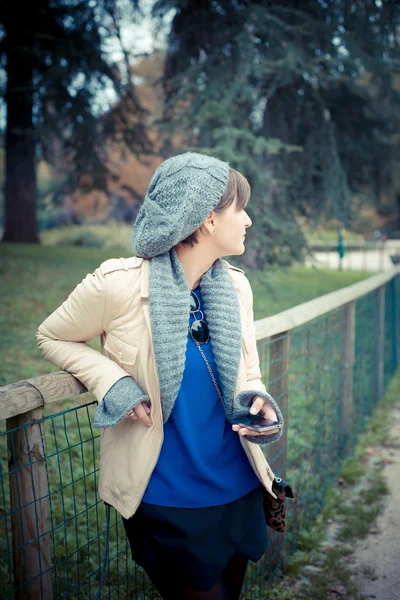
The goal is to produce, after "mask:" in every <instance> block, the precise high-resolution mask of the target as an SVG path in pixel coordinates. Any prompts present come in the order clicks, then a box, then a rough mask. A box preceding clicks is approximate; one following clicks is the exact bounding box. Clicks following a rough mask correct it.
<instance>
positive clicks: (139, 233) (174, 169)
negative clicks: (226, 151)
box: [133, 152, 229, 258]
mask: <svg viewBox="0 0 400 600" xmlns="http://www.w3.org/2000/svg"><path fill="white" fill-rule="evenodd" d="M228 177H229V165H228V163H226V162H222V161H221V160H218V159H217V158H213V157H212V156H207V155H206V154H199V153H197V152H186V153H184V154H178V155H177V156H173V157H172V158H168V159H167V160H166V161H164V162H163V163H161V165H160V166H159V167H158V168H157V169H156V171H155V173H154V175H153V177H152V179H151V181H150V185H149V188H148V190H147V194H146V197H145V199H144V201H143V204H142V206H141V208H140V210H139V213H138V215H137V217H136V221H135V224H134V227H133V252H134V253H135V255H136V256H140V257H143V258H152V257H153V256H157V255H159V254H163V253H164V252H168V250H170V249H171V248H172V247H173V246H175V245H176V244H178V242H181V241H182V240H184V239H185V238H187V237H188V236H189V235H190V234H191V233H193V232H194V231H196V229H198V228H199V227H200V225H201V224H202V223H203V221H204V219H205V218H206V217H207V215H209V214H210V212H211V211H212V210H214V208H216V206H218V203H219V201H220V200H221V197H222V196H223V194H224V191H225V188H226V184H227V183H228Z"/></svg>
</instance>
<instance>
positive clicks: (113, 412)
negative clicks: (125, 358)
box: [93, 376, 149, 427]
mask: <svg viewBox="0 0 400 600" xmlns="http://www.w3.org/2000/svg"><path fill="white" fill-rule="evenodd" d="M146 401H147V402H149V396H148V395H147V394H146V393H145V392H144V391H143V390H142V388H141V387H140V386H139V385H138V384H137V383H136V381H135V380H134V379H132V377H129V376H127V377H122V378H121V379H118V381H116V382H115V383H114V385H113V386H112V387H110V389H109V390H108V392H107V393H106V395H105V396H104V398H103V400H102V402H101V403H100V404H99V406H98V407H97V410H96V414H95V416H94V421H93V426H94V427H113V426H114V425H118V423H120V422H121V421H122V420H123V419H124V418H125V417H126V416H127V415H128V414H129V413H130V411H131V410H132V409H133V408H135V406H137V405H138V404H140V403H141V402H146Z"/></svg>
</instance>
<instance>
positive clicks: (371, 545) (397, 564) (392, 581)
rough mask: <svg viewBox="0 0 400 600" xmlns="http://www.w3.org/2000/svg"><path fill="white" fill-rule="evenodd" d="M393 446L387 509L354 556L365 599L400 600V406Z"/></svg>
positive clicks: (394, 423)
mask: <svg viewBox="0 0 400 600" xmlns="http://www.w3.org/2000/svg"><path fill="white" fill-rule="evenodd" d="M390 435H391V438H392V439H393V440H394V445H393V446H391V447H388V448H385V449H384V458H385V459H387V461H388V464H387V465H386V466H385V467H384V476H385V478H386V481H387V485H388V488H389V490H390V494H388V495H387V497H386V501H385V509H384V511H383V513H382V514H381V515H379V517H378V518H377V520H376V523H375V525H374V526H373V527H372V529H371V532H370V533H369V535H368V536H367V537H366V538H365V539H364V540H360V541H359V542H358V543H357V546H356V551H355V553H354V558H353V560H354V562H353V560H352V562H353V566H354V573H355V577H354V579H355V582H356V583H357V585H358V586H359V590H360V592H362V593H363V594H364V595H365V597H366V598H368V599H370V598H371V599H375V600H400V403H399V404H398V405H397V408H396V409H395V410H394V411H393V421H392V426H391V432H390Z"/></svg>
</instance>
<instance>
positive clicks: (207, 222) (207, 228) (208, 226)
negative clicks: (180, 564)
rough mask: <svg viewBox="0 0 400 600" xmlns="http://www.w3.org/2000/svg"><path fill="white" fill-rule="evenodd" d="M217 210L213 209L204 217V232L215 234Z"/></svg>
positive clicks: (202, 226) (201, 227) (202, 228)
mask: <svg viewBox="0 0 400 600" xmlns="http://www.w3.org/2000/svg"><path fill="white" fill-rule="evenodd" d="M215 225H216V223H215V212H214V211H213V210H212V211H211V212H210V214H209V215H208V216H207V217H206V218H205V219H204V221H203V223H202V225H201V226H200V229H201V230H202V232H203V233H209V234H213V233H214V232H215Z"/></svg>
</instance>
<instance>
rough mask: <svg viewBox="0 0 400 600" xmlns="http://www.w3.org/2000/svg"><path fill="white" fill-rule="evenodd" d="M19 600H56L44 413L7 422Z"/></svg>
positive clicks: (34, 412) (30, 413)
mask: <svg viewBox="0 0 400 600" xmlns="http://www.w3.org/2000/svg"><path fill="white" fill-rule="evenodd" d="M7 430H8V431H10V430H15V431H12V432H10V433H8V435H7V443H8V456H9V459H8V464H9V473H10V497H11V529H12V543H13V567H14V586H15V593H14V598H15V600H22V599H24V600H25V599H27V600H52V598H53V591H52V572H51V523H50V510H49V505H50V503H49V487H48V482H47V474H46V463H45V445H44V444H45V442H44V421H43V408H42V407H40V408H35V409H33V410H30V411H28V412H26V413H23V414H20V415H17V416H15V417H11V418H9V419H7Z"/></svg>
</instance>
